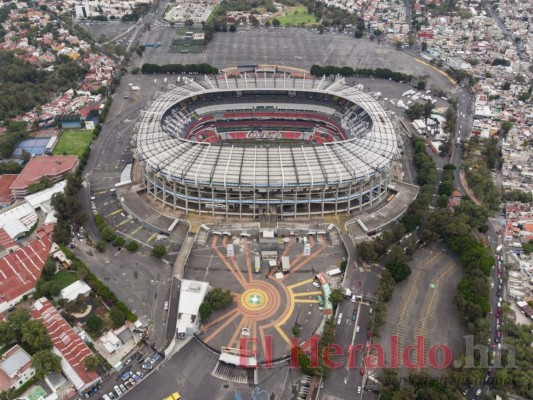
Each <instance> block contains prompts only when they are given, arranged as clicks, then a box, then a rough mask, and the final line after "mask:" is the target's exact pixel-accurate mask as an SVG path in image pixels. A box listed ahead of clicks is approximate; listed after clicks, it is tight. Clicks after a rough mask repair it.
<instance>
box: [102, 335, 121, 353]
mask: <svg viewBox="0 0 533 400" xmlns="http://www.w3.org/2000/svg"><path fill="white" fill-rule="evenodd" d="M98 340H99V341H100V343H101V344H102V347H103V348H104V349H105V350H106V351H107V352H108V353H109V354H112V353H114V352H115V350H117V349H119V348H120V347H122V344H123V343H122V340H120V338H119V337H118V336H117V335H115V334H114V333H113V332H112V331H108V332H106V333H105V334H104V335H102V337H100V339H98Z"/></svg>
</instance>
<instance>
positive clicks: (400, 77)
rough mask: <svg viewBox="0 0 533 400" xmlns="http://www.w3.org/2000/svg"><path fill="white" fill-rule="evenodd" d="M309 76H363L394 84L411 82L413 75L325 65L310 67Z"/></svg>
mask: <svg viewBox="0 0 533 400" xmlns="http://www.w3.org/2000/svg"><path fill="white" fill-rule="evenodd" d="M310 72H311V75H313V76H316V77H322V76H324V75H326V76H329V75H342V76H364V77H372V78H378V79H390V80H393V81H395V82H406V83H408V82H411V81H412V80H413V79H414V77H413V75H408V74H404V73H403V72H395V71H391V70H390V69H388V68H374V69H372V68H356V69H353V68H352V67H336V66H334V65H326V66H325V67H321V66H320V65H317V64H314V65H312V66H311V70H310Z"/></svg>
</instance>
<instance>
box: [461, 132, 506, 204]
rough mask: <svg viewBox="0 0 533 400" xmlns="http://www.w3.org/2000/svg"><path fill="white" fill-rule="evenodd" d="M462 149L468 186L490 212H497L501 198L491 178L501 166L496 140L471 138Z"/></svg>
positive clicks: (500, 154)
mask: <svg viewBox="0 0 533 400" xmlns="http://www.w3.org/2000/svg"><path fill="white" fill-rule="evenodd" d="M464 149H465V154H464V157H463V159H464V162H463V169H464V172H465V176H466V180H467V182H468V185H469V186H470V188H471V189H472V191H473V192H474V194H475V195H476V197H477V198H478V199H479V200H480V201H481V202H482V203H483V204H484V205H486V206H487V207H488V208H489V209H490V210H492V211H496V210H498V209H499V207H500V203H501V198H500V193H499V191H498V188H497V187H496V185H495V184H494V178H493V177H492V171H494V170H498V169H500V168H501V165H502V164H503V158H502V152H501V149H500V145H499V142H498V139H496V138H490V139H481V138H479V137H477V136H473V137H472V138H471V139H470V140H469V141H468V142H466V143H465V144H464Z"/></svg>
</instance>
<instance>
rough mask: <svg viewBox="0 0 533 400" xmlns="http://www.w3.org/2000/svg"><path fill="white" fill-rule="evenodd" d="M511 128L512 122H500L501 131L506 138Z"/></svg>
mask: <svg viewBox="0 0 533 400" xmlns="http://www.w3.org/2000/svg"><path fill="white" fill-rule="evenodd" d="M512 128H513V123H512V122H509V121H503V122H502V125H501V131H502V134H503V135H504V136H506V135H507V134H508V133H509V131H510V130H511V129H512Z"/></svg>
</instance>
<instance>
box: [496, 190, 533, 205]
mask: <svg viewBox="0 0 533 400" xmlns="http://www.w3.org/2000/svg"><path fill="white" fill-rule="evenodd" d="M503 197H504V198H505V200H507V201H517V202H520V203H531V202H532V201H533V196H532V195H531V192H523V191H522V190H510V191H508V192H505V193H504V195H503Z"/></svg>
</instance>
